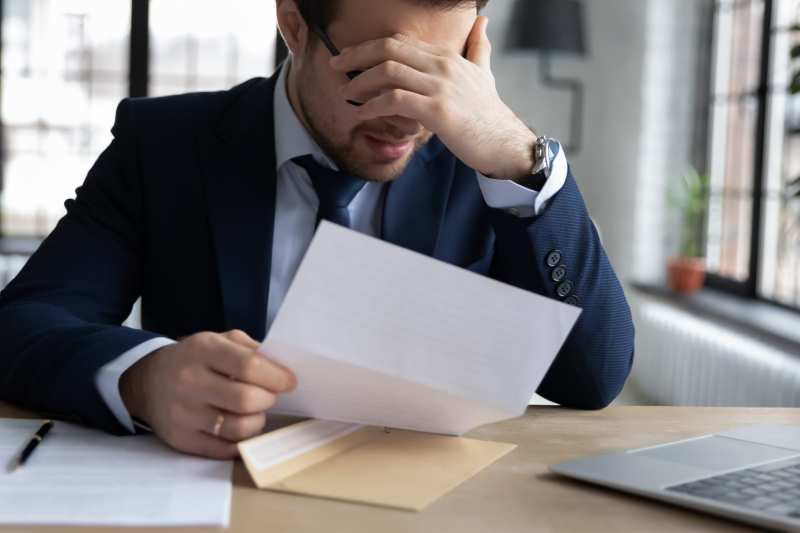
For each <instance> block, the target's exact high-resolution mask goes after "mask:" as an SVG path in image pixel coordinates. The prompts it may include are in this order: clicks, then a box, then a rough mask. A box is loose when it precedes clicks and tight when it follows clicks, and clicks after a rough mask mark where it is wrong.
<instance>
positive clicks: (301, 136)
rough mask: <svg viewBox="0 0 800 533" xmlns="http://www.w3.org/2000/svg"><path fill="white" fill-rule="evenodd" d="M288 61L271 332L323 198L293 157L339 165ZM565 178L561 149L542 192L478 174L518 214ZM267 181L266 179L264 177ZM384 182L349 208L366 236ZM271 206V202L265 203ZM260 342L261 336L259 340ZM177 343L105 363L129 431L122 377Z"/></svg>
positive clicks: (491, 198)
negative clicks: (295, 90) (314, 129)
mask: <svg viewBox="0 0 800 533" xmlns="http://www.w3.org/2000/svg"><path fill="white" fill-rule="evenodd" d="M290 61H291V60H287V61H286V62H285V64H284V66H283V68H282V69H281V72H280V74H279V78H278V82H277V84H276V86H275V98H274V120H275V156H276V160H275V163H276V170H277V178H276V179H277V184H276V185H277V187H276V200H275V228H274V237H273V243H274V244H273V246H272V263H271V270H270V280H269V298H268V304H267V331H269V327H270V325H271V324H272V321H273V320H274V319H275V315H276V314H277V313H278V309H279V308H280V305H281V303H282V302H283V299H284V297H285V296H286V291H287V290H288V289H289V285H290V284H291V282H292V279H293V278H294V275H295V272H297V268H298V266H299V265H300V260H301V259H302V258H303V256H304V255H305V252H306V249H307V248H308V246H309V244H310V243H311V238H312V237H313V235H314V231H315V226H316V219H317V209H318V207H319V200H318V199H317V195H316V193H315V192H314V187H313V185H312V184H311V179H310V178H309V177H308V174H307V173H306V171H305V170H304V169H303V168H301V167H300V166H298V165H296V164H295V163H293V162H292V161H291V160H292V159H293V158H295V157H299V156H303V155H308V154H311V155H313V156H314V158H315V159H316V160H317V161H318V162H319V163H321V164H324V165H327V166H329V167H331V168H336V165H335V164H334V163H333V162H332V161H331V160H330V159H329V158H328V157H327V156H326V155H325V154H324V153H323V151H322V149H321V148H320V147H319V146H318V145H317V143H316V142H315V141H314V140H313V138H312V137H311V135H310V134H309V133H308V131H307V130H306V129H305V127H304V126H303V123H302V122H301V121H300V119H299V118H298V117H297V114H296V113H295V111H294V109H293V108H292V106H291V104H290V102H289V98H288V95H287V90H286V85H287V81H286V80H287V75H288V71H289V69H290V67H291V62H290ZM566 178H567V162H566V157H565V156H564V154H563V150H560V151H559V154H558V157H557V158H556V160H555V162H554V167H553V171H552V174H551V175H550V178H549V179H548V180H547V182H546V183H545V185H544V187H543V188H542V190H541V192H537V191H534V190H531V189H528V188H526V187H523V186H521V185H519V184H517V183H515V182H513V181H507V180H495V179H490V178H487V177H485V176H482V175H480V174H479V173H477V172H476V179H477V180H478V184H479V186H480V189H481V192H482V194H483V197H484V200H485V201H486V204H487V205H488V206H489V207H492V208H496V209H507V210H508V211H509V212H510V213H513V214H514V215H516V216H521V217H529V216H533V215H538V214H539V213H541V212H542V210H543V209H544V208H545V207H546V204H547V200H549V199H550V198H552V197H553V195H555V194H556V193H557V192H558V191H559V190H561V187H562V186H563V185H564V182H565V181H566ZM265 179H266V177H265ZM385 193H386V184H384V183H376V182H368V183H367V184H366V185H365V186H364V187H363V188H362V189H361V190H360V191H359V192H358V194H357V195H356V196H355V198H353V201H352V202H351V203H350V205H349V206H348V208H347V209H348V212H349V214H350V221H351V227H352V229H354V230H356V231H360V232H362V233H365V234H367V235H372V236H379V235H380V228H381V223H382V218H383V197H384V194H385ZM264 209H268V206H264ZM257 340H261V339H257ZM174 342H175V341H174V340H171V339H167V338H157V339H152V340H149V341H147V342H144V343H142V344H140V345H138V346H136V347H134V348H132V349H131V350H129V351H127V352H125V353H124V354H122V355H120V356H119V357H118V358H116V359H114V360H113V361H111V362H110V363H108V364H106V365H105V366H103V367H102V368H101V369H100V370H99V371H98V372H97V375H96V376H95V385H96V386H97V389H98V391H99V393H100V395H101V397H102V398H103V400H104V401H105V402H106V405H107V406H108V407H109V409H111V411H112V412H113V413H114V416H116V418H117V420H119V422H120V423H121V424H122V425H123V426H124V427H125V428H127V429H128V431H130V432H131V433H133V432H134V431H135V429H134V424H133V420H132V419H131V416H130V413H128V410H127V409H126V408H125V404H124V403H123V402H122V397H121V395H120V392H119V380H120V378H121V377H122V374H123V373H124V372H125V371H126V370H127V369H128V368H130V367H132V366H133V365H134V364H136V362H137V361H139V360H140V359H142V358H143V357H145V356H147V355H149V354H151V353H152V352H154V351H156V350H158V349H159V348H163V347H164V346H167V345H169V344H173V343H174Z"/></svg>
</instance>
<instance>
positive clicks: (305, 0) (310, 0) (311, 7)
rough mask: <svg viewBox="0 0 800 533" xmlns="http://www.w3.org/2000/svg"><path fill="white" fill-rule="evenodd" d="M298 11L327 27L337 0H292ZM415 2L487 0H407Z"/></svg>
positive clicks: (441, 4) (478, 1)
mask: <svg viewBox="0 0 800 533" xmlns="http://www.w3.org/2000/svg"><path fill="white" fill-rule="evenodd" d="M294 1H295V3H296V4H297V7H298V9H299V10H300V13H301V14H302V15H303V18H305V19H306V22H308V23H309V24H317V25H318V26H319V27H320V28H327V27H328V25H329V24H330V23H331V21H332V20H333V17H334V15H335V14H336V8H337V2H336V1H335V0H294ZM408 1H412V2H415V3H417V4H422V5H427V6H431V7H435V8H439V9H453V8H456V7H460V6H462V5H472V6H475V7H477V8H478V11H480V10H481V9H483V8H484V7H485V6H486V4H488V3H489V0H408Z"/></svg>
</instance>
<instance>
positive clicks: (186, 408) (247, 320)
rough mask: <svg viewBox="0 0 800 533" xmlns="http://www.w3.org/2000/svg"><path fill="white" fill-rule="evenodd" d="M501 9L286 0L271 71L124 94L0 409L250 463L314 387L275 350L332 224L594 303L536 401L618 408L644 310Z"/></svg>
mask: <svg viewBox="0 0 800 533" xmlns="http://www.w3.org/2000/svg"><path fill="white" fill-rule="evenodd" d="M486 1H487V0H477V1H476V0H383V1H381V2H373V1H372V0H336V1H331V0H277V9H278V21H279V26H280V30H281V33H282V35H283V37H284V39H285V40H286V43H287V45H288V48H289V49H290V51H291V54H290V57H289V59H288V60H287V61H286V62H284V64H283V65H281V67H280V69H279V71H278V72H276V73H275V74H274V75H273V76H272V77H271V78H269V79H255V80H251V81H249V82H246V83H244V84H242V85H240V86H238V87H236V88H234V89H232V90H230V91H225V92H219V93H205V94H191V95H183V96H176V97H167V98H156V99H141V100H126V101H124V102H122V104H120V106H119V108H118V111H117V117H116V123H115V125H114V128H113V133H114V140H113V142H112V143H111V145H110V146H109V147H108V148H107V149H106V151H105V152H104V153H103V154H102V155H101V156H100V158H99V159H98V161H97V163H96V164H95V165H94V167H93V168H92V169H91V171H90V172H89V175H88V177H87V178H86V181H85V183H84V184H83V186H81V187H80V188H79V189H78V191H77V195H76V198H75V199H74V200H68V201H67V203H66V207H67V214H66V216H65V217H64V218H63V219H62V220H61V221H60V222H59V224H58V226H57V227H56V229H55V230H54V231H53V233H52V234H51V235H50V236H49V237H48V238H47V239H46V240H45V241H44V243H43V244H42V246H41V247H40V249H39V250H38V251H37V253H36V254H35V255H34V256H33V257H32V258H31V259H30V261H29V262H28V264H27V266H26V267H25V269H24V270H23V272H22V273H21V274H20V275H19V276H18V277H17V278H16V279H15V280H14V281H13V282H12V283H11V284H10V285H9V286H8V287H7V288H6V290H5V291H4V292H3V293H2V295H0V399H3V400H7V401H11V402H14V403H16V404H19V405H22V406H26V407H29V408H33V409H36V410H39V411H41V412H46V413H51V414H52V415H53V416H58V417H61V418H66V419H70V420H76V421H79V422H81V423H84V424H88V425H92V426H95V427H99V428H103V429H105V430H107V431H111V432H114V433H120V434H122V433H126V432H127V433H133V432H136V431H139V430H143V428H144V429H151V430H152V431H154V432H155V433H156V434H157V435H158V436H159V437H161V438H162V439H163V440H164V441H166V442H167V443H168V444H170V445H171V446H173V447H174V448H176V449H178V450H182V451H185V452H188V453H193V454H199V455H204V456H209V457H217V458H227V457H232V456H235V455H236V449H235V443H236V442H237V441H239V440H242V439H245V438H248V437H251V436H253V435H256V434H258V433H259V432H260V431H261V430H262V429H263V427H264V423H265V416H266V415H265V413H266V412H267V411H268V410H269V408H270V407H271V406H272V405H273V404H274V402H275V399H276V396H277V395H279V394H282V393H285V392H287V391H290V390H291V389H292V388H293V387H294V386H295V383H296V378H295V376H294V375H293V374H292V373H291V371H290V370H289V369H286V368H282V367H280V366H278V365H276V364H274V363H272V362H270V361H269V360H268V359H267V358H265V357H263V356H260V355H259V354H258V353H257V351H256V348H257V346H258V342H257V340H261V339H263V338H264V336H265V334H266V331H267V330H268V328H269V325H270V324H271V322H272V320H273V318H274V317H275V314H276V312H277V310H278V308H279V306H280V303H281V301H282V300H283V297H284V295H285V293H286V290H287V288H288V286H289V284H290V282H291V279H292V277H293V276H294V273H295V271H296V269H297V266H298V263H299V261H300V259H301V258H302V255H303V253H304V252H305V250H306V248H307V246H308V244H309V242H310V239H311V237H312V235H313V232H314V229H315V227H316V224H317V223H318V221H319V219H322V218H324V219H329V220H332V221H334V222H337V223H339V224H344V225H347V226H349V227H351V228H353V229H355V230H357V231H361V232H363V233H366V234H369V235H374V236H377V237H380V238H382V239H384V240H386V241H389V242H393V243H396V244H398V245H400V246H404V247H406V248H409V249H412V250H416V251H418V252H421V253H424V254H427V255H429V256H432V257H435V258H437V259H439V260H442V261H446V262H448V263H452V264H454V265H459V266H462V267H464V268H468V269H471V270H473V271H475V272H479V273H481V274H484V275H487V276H491V277H493V278H495V279H498V280H500V281H503V282H505V283H509V284H512V285H515V286H517V287H520V288H523V289H525V290H529V291H533V292H536V293H539V294H542V295H545V296H548V297H551V298H556V299H559V300H562V301H565V302H567V303H569V304H572V305H577V306H580V307H582V308H583V313H582V315H581V317H580V319H579V320H578V322H577V324H576V326H575V328H574V329H573V331H572V333H571V334H570V336H569V338H568V339H567V341H566V343H565V344H564V346H563V348H562V350H561V351H560V353H559V354H558V357H557V358H556V360H555V362H554V363H553V365H552V367H551V368H550V370H549V372H548V374H547V376H546V377H545V379H544V380H543V382H542V383H541V385H540V387H539V389H538V392H539V393H540V394H542V395H543V396H545V397H547V398H549V399H550V400H553V401H555V402H557V403H559V404H561V405H565V406H570V407H576V408H586V409H595V408H602V407H604V406H606V405H608V404H609V403H610V402H611V401H612V400H613V399H614V398H615V397H616V395H617V394H618V393H619V391H620V390H621V388H622V386H623V384H624V382H625V379H626V377H627V375H628V373H629V371H630V367H631V363H632V358H633V326H632V322H631V316H630V311H629V309H628V305H627V303H626V301H625V296H624V294H623V291H622V288H621V287H620V284H619V282H618V280H617V278H616V276H615V274H614V272H613V270H612V267H611V265H610V264H609V261H608V258H607V257H606V254H605V252H604V250H603V247H602V245H601V243H600V240H599V238H598V235H597V232H596V230H595V227H594V225H593V223H592V221H591V219H590V218H589V214H588V213H587V210H586V207H585V205H584V202H583V200H582V198H581V195H580V193H579V191H578V188H577V185H576V182H575V180H574V178H573V177H572V175H571V174H570V171H569V168H568V165H567V161H566V155H565V154H564V153H563V151H562V150H561V149H560V147H559V145H558V144H557V143H556V142H554V141H552V140H549V139H548V138H547V137H545V136H542V135H539V134H537V133H535V132H534V131H532V130H531V129H530V128H529V127H527V126H526V125H525V124H524V123H523V122H522V121H521V120H520V119H519V118H517V116H516V115H515V114H514V112H513V111H512V110H511V109H510V108H509V107H508V106H507V105H506V104H505V103H504V102H503V101H502V99H501V98H500V96H499V95H498V94H497V91H496V89H495V83H494V78H493V77H492V73H491V68H490V56H491V49H490V43H489V40H488V38H487V36H486V24H487V23H488V21H487V19H486V18H485V17H480V16H478V12H479V10H480V8H481V7H483V5H485V3H486ZM334 43H335V44H334ZM335 46H339V47H340V48H342V54H341V55H340V56H337V57H334V55H333V54H335V52H336V51H335V49H334V47H335ZM354 103H360V104H363V105H354ZM139 297H141V299H142V325H143V329H142V330H133V329H129V328H125V327H122V326H120V324H121V323H122V322H123V321H124V319H125V318H126V316H127V315H128V314H129V312H130V310H131V307H132V305H133V303H134V302H135V301H136V299H137V298H139ZM536 319H537V317H535V316H532V317H530V320H532V321H533V320H536ZM531 357H535V354H531ZM454 364H458V363H457V362H454ZM531 392H533V391H531Z"/></svg>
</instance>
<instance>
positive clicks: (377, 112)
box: [356, 89, 439, 132]
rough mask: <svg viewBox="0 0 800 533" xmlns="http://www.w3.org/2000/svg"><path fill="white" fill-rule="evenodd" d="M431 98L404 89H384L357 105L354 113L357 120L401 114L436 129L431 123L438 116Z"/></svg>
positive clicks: (431, 129) (429, 128) (430, 128)
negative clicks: (361, 104) (379, 93)
mask: <svg viewBox="0 0 800 533" xmlns="http://www.w3.org/2000/svg"><path fill="white" fill-rule="evenodd" d="M432 104H433V99H432V98H429V97H427V96H422V95H420V94H416V93H413V92H411V91H406V90H404V89H392V90H390V91H385V92H384V93H383V94H381V95H380V96H376V97H375V98H373V99H371V100H369V101H368V102H366V103H365V104H364V105H363V106H361V107H359V108H358V110H357V111H356V115H357V116H358V118H359V120H372V119H375V118H380V117H392V116H395V115H397V116H401V117H406V118H410V119H414V120H417V121H419V122H420V123H421V124H422V125H423V126H425V127H426V128H427V129H428V130H430V131H433V132H435V131H437V130H436V127H437V124H435V123H432V120H436V119H438V118H439V117H438V116H436V114H435V113H434V111H435V110H434V109H431V105H432Z"/></svg>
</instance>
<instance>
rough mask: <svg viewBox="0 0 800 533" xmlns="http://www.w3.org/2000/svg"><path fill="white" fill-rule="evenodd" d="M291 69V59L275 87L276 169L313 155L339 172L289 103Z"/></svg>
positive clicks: (286, 62)
mask: <svg viewBox="0 0 800 533" xmlns="http://www.w3.org/2000/svg"><path fill="white" fill-rule="evenodd" d="M290 67H291V57H289V58H288V59H287V60H286V61H284V62H283V66H282V67H281V72H280V74H279V76H278V82H277V84H276V85H275V98H274V101H275V103H274V116H275V164H276V167H275V168H276V170H279V169H280V168H281V167H282V166H283V165H284V164H286V162H287V161H290V160H291V159H294V158H295V157H300V156H304V155H309V154H311V155H313V156H314V159H316V160H317V161H318V162H319V163H321V164H323V165H326V166H328V167H331V168H334V169H337V170H338V168H337V166H336V164H335V163H334V162H333V161H331V160H330V158H329V157H328V156H326V155H325V152H323V151H322V148H320V147H319V145H318V144H317V142H316V141H315V140H314V139H313V137H311V135H310V134H309V133H308V130H307V129H306V127H305V126H304V125H303V123H302V122H301V121H300V118H298V116H297V113H295V111H294V109H293V108H292V105H291V103H290V102H289V95H288V94H287V92H286V85H287V78H288V74H289V69H290Z"/></svg>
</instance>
